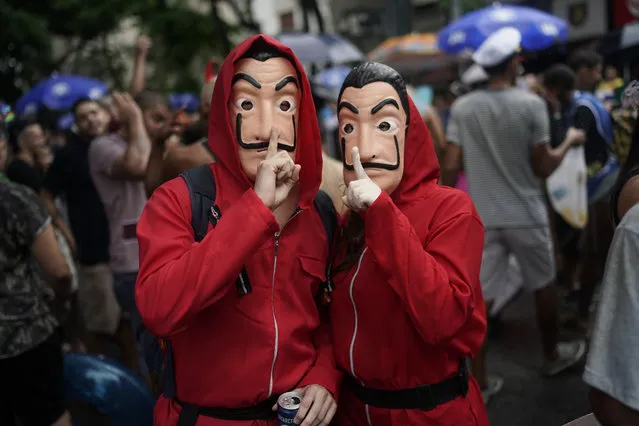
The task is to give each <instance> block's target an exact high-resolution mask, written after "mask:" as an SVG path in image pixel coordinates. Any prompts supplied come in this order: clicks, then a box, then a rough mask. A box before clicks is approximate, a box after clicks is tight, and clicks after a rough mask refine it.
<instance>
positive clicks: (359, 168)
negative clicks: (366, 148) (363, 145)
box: [351, 146, 368, 179]
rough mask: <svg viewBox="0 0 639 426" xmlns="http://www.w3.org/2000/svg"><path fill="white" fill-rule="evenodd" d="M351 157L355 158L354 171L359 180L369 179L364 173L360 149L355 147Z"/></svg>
mask: <svg viewBox="0 0 639 426" xmlns="http://www.w3.org/2000/svg"><path fill="white" fill-rule="evenodd" d="M351 157H352V158H353V170H355V175H356V176H357V179H367V178H368V175H367V174H366V172H365V171H364V167H363V166H362V162H361V160H360V158H359V149H358V148H357V147H356V146H354V147H353V150H352V151H351Z"/></svg>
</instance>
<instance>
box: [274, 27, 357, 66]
mask: <svg viewBox="0 0 639 426" xmlns="http://www.w3.org/2000/svg"><path fill="white" fill-rule="evenodd" d="M277 39H278V40H279V41H280V42H281V43H282V44H284V45H286V46H288V47H290V48H291V50H292V51H293V53H295V56H297V58H298V59H299V60H300V62H301V63H303V64H304V65H308V64H316V63H327V62H331V63H333V64H345V63H349V62H359V61H361V60H362V59H364V54H363V53H362V52H361V50H359V49H358V48H357V47H355V45H353V44H352V43H351V42H350V41H348V40H346V39H344V38H342V37H340V36H338V35H336V34H329V33H324V34H310V33H301V32H289V33H282V34H280V35H279V36H278V37H277Z"/></svg>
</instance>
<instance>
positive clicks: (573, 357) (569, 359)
mask: <svg viewBox="0 0 639 426" xmlns="http://www.w3.org/2000/svg"><path fill="white" fill-rule="evenodd" d="M585 353H586V342H585V341H584V340H573V341H570V342H560V343H557V359H555V360H554V361H546V362H545V364H544V367H543V374H544V375H545V376H547V377H552V376H556V375H557V374H559V373H561V372H562V371H564V370H566V369H568V368H570V367H572V366H573V365H575V364H577V363H578V362H579V361H581V358H583V356H584V354H585Z"/></svg>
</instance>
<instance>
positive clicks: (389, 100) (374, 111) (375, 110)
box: [371, 98, 399, 115]
mask: <svg viewBox="0 0 639 426" xmlns="http://www.w3.org/2000/svg"><path fill="white" fill-rule="evenodd" d="M386 105H393V106H394V107H395V108H397V110H399V104H398V103H397V101H396V100H395V99H393V98H386V99H384V100H383V101H381V102H380V103H378V104H377V105H375V106H374V107H373V108H372V109H371V115H374V114H377V113H378V112H379V111H380V110H381V109H382V108H384V107H385V106H386Z"/></svg>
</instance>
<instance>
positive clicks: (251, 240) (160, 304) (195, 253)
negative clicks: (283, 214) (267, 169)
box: [135, 178, 279, 337]
mask: <svg viewBox="0 0 639 426" xmlns="http://www.w3.org/2000/svg"><path fill="white" fill-rule="evenodd" d="M238 224H242V226H238ZM278 229H279V226H278V224H277V221H276V220H275V217H274V216H273V214H272V213H271V211H270V210H269V209H268V208H267V207H266V206H265V205H264V204H263V203H262V201H261V200H260V199H259V198H258V196H257V194H255V192H254V191H253V190H252V189H249V190H247V191H246V192H245V193H244V194H243V195H242V196H241V197H240V198H238V199H237V201H235V202H234V203H233V204H232V205H231V206H230V207H229V208H228V209H226V211H225V212H223V215H222V217H221V219H220V221H219V222H218V223H217V225H216V226H215V228H213V229H209V232H208V233H207V235H206V236H205V237H204V239H203V240H202V241H201V242H199V243H196V242H194V237H193V229H192V227H191V202H190V196H189V193H188V189H187V186H186V183H185V182H184V181H183V180H182V179H181V178H177V179H174V180H172V181H170V182H167V183H166V184H164V185H162V186H161V187H159V188H158V189H156V190H155V192H154V193H153V196H152V197H151V199H149V201H148V203H147V204H146V207H145V208H144V211H143V212H142V216H141V217H140V221H139V222H138V226H137V235H138V243H139V247H140V270H139V273H138V279H137V283H136V289H135V295H136V303H137V305H138V309H139V311H140V314H141V316H142V319H143V320H144V323H145V325H146V326H147V327H148V328H149V330H151V331H152V332H153V333H154V334H156V335H158V336H161V337H170V336H171V335H173V334H175V333H177V332H179V331H181V330H183V329H184V328H186V327H188V325H189V323H190V321H191V320H192V319H193V318H194V317H195V316H196V315H197V314H198V313H199V312H201V311H202V310H204V309H206V308H207V307H209V306H211V305H212V304H214V303H215V302H216V301H218V300H220V299H221V298H222V297H223V296H224V295H225V294H226V293H227V291H228V290H229V289H230V288H232V286H233V285H234V282H235V278H236V277H237V275H238V274H239V273H240V271H241V269H242V265H243V264H244V263H245V261H246V260H247V258H248V257H250V256H251V255H252V254H253V253H255V252H256V251H257V250H258V249H259V248H260V247H261V246H262V245H263V244H264V243H265V242H266V241H267V240H268V239H269V238H270V237H271V236H272V235H273V234H274V233H275V232H277V230H278Z"/></svg>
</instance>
